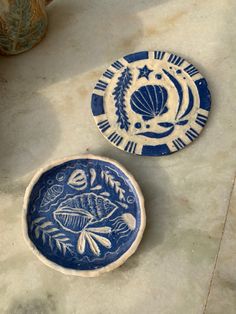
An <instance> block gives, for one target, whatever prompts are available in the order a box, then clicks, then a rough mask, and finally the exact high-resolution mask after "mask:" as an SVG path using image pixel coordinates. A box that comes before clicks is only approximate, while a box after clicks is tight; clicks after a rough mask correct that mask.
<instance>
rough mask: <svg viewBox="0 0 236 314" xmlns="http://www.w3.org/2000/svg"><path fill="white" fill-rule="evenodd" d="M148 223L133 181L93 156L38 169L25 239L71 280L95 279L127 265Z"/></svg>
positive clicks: (110, 163) (114, 164)
mask: <svg viewBox="0 0 236 314" xmlns="http://www.w3.org/2000/svg"><path fill="white" fill-rule="evenodd" d="M145 219H146V218H145V210H144V200H143V196H142V193H141V190H140V188H139V186H138V184H137V182H136V181H135V179H134V178H133V176H132V175H131V174H129V173H128V172H127V170H125V169H124V168H123V167H122V166H121V165H120V164H118V163H117V162H116V161H114V160H111V159H108V158H105V157H99V156H93V155H84V156H77V157H70V158H66V159H63V160H60V161H57V162H54V163H52V164H50V165H48V166H46V167H44V168H42V169H40V170H39V172H38V173H37V174H36V175H35V176H34V178H33V180H32V181H31V183H30V185H29V187H28V188H27V191H26V194H25V199H24V217H23V223H24V234H25V237H26V240H27V242H28V244H29V245H30V247H31V248H32V249H33V252H34V253H35V254H36V255H37V256H38V257H39V258H40V259H41V260H42V261H43V262H44V263H46V264H47V265H49V266H51V267H53V268H54V269H57V270H59V271H61V272H63V273H66V274H72V275H79V276H87V277H92V276H97V275H99V274H101V273H103V272H107V271H110V270H112V269H115V268H116V267H118V266H120V265H121V264H122V263H124V262H125V261H126V259H127V258H128V257H129V256H130V255H132V254H133V253H134V252H135V250H136V249H137V247H138V245H139V242H140V240H141V238H142V235H143V231H144V228H145Z"/></svg>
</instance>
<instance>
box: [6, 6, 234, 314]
mask: <svg viewBox="0 0 236 314" xmlns="http://www.w3.org/2000/svg"><path fill="white" fill-rule="evenodd" d="M235 9H236V3H235V1H233V0H225V1H222V0H204V1H202V0H201V1H199V0H189V1H185V0H178V1H176V0H159V1H158V0H129V1H127V0H119V1H115V0H110V1H107V0H101V1H99V2H98V1H96V0H90V1H85V0H81V1H77V0H68V1H66V2H65V1H62V0H57V1H55V2H54V3H53V4H52V5H51V6H50V7H49V8H48V13H49V18H50V26H49V30H48V34H47V36H46V38H45V39H44V40H43V41H42V42H41V44H40V45H38V46H37V47H35V48H34V49H33V50H31V51H29V52H28V53H25V54H22V55H19V56H17V57H9V58H7V57H0V88H1V101H0V110H1V114H0V119H1V122H0V143H1V146H0V200H1V205H0V248H1V250H0V295H1V298H0V312H1V313H7V314H9V313H10V314H15V313H17V314H18V313H19V314H25V313H34V314H37V313H43V314H47V313H57V314H60V313H69V314H71V313H73V314H74V313H75V314H77V313H79V314H90V313H91V314H92V313H93V314H94V313H96V314H99V313H104V314H109V313H118V314H119V313H122V314H126V313H127V314H133V313H145V314H149V313H150V314H152V313H161V314H172V313H174V314H183V313H188V314H192V313H193V314H198V313H205V314H213V313H217V314H218V313H227V314H228V313H230V314H231V313H235V312H236V303H235V299H236V277H235V240H236V231H235V206H236V205H235V204H236V203H235V198H236V196H235V189H234V190H233V185H234V177H235V166H236V163H235V149H236V138H235V132H236V124H235V113H236V112H235V111H236V106H235V97H236V86H235V82H236V72H235V70H234V68H235V48H236V46H235V26H236V25H235V24H236V21H235V17H234V15H235V14H234V12H235ZM144 49H153V50H167V51H173V52H176V54H178V55H182V56H183V57H185V58H187V59H188V60H190V61H192V62H193V64H195V65H196V66H197V67H198V68H199V70H200V71H201V72H202V74H203V75H204V76H205V77H206V79H207V80H208V82H209V87H210V89H211V93H212V112H211V114H210V118H209V122H208V124H207V126H206V128H205V130H204V132H203V133H202V134H201V136H200V137H199V139H198V140H196V141H195V142H194V143H193V144H192V145H190V146H189V147H187V148H185V149H184V150H182V151H181V152H178V153H176V154H174V155H170V156H166V157H163V158H155V157H153V158H149V157H147V158H144V157H139V156H131V155H128V154H127V153H125V152H122V151H119V150H118V149H115V148H114V147H113V146H112V145H110V144H109V143H108V142H107V141H106V140H105V139H104V138H103V137H102V135H101V134H100V133H99V132H98V130H97V127H96V125H95V123H94V121H93V117H92V114H91V112H90V94H91V92H92V90H93V87H94V84H95V82H96V81H97V79H98V78H99V76H100V74H101V73H102V72H103V71H104V70H105V69H106V68H107V66H108V65H109V64H110V63H111V62H112V61H113V60H116V59H118V58H119V57H121V56H123V55H125V54H127V53H130V52H133V51H138V50H144ZM88 152H89V153H95V154H96V153H97V154H101V155H105V156H108V157H111V158H114V159H117V160H118V161H119V162H121V163H122V164H123V165H124V166H125V167H126V168H127V169H128V170H129V171H131V172H132V173H134V174H135V176H136V179H137V180H138V181H139V183H140V185H141V187H142V190H143V193H144V196H145V200H146V211H147V216H148V217H147V229H146V232H145V234H144V239H143V241H142V244H141V246H140V247H139V249H138V251H137V253H136V254H135V255H134V256H133V257H131V258H130V259H129V260H128V261H127V262H126V263H125V264H124V265H123V266H122V267H121V268H119V269H117V270H115V271H113V272H111V273H109V274H105V275H103V276H102V277H100V278H93V279H86V278H79V277H70V276H65V275H63V274H61V273H59V272H56V271H54V270H52V269H50V268H48V267H47V266H45V265H44V264H42V263H41V262H40V261H39V260H38V259H37V258H36V257H35V256H34V255H33V254H32V252H31V251H30V250H29V248H28V247H27V245H26V243H25V241H24V239H23V235H22V225H21V219H22V200H23V195H24V191H25V188H26V186H27V184H28V183H29V181H30V179H31V177H32V175H33V174H34V173H35V171H36V170H37V169H38V168H39V167H40V166H43V165H44V164H45V163H47V162H48V161H51V160H53V159H58V158H61V157H64V156H66V155H74V154H81V153H88ZM231 196H232V198H231Z"/></svg>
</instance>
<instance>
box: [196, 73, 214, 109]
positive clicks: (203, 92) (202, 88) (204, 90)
mask: <svg viewBox="0 0 236 314" xmlns="http://www.w3.org/2000/svg"><path fill="white" fill-rule="evenodd" d="M195 84H196V87H197V89H198V93H199V97H200V108H202V109H204V110H207V111H210V109H211V94H210V92H209V90H208V87H207V81H206V80H205V79H200V80H197V81H196V82H195Z"/></svg>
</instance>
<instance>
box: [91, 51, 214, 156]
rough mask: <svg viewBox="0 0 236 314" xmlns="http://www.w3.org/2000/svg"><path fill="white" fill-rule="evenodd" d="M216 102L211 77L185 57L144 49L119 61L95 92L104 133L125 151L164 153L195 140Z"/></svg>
mask: <svg viewBox="0 0 236 314" xmlns="http://www.w3.org/2000/svg"><path fill="white" fill-rule="evenodd" d="M210 107H211V99H210V93H209V90H208V87H207V82H206V80H205V79H204V78H203V77H202V75H201V74H200V73H199V71H198V70H197V69H196V67H195V66H193V65H192V64H190V63H189V62H187V61H186V60H185V59H184V58H182V57H179V56H177V55H175V54H173V53H167V52H164V51H153V52H151V51H149V52H148V51H142V52H137V53H133V54H130V55H127V56H125V57H124V58H122V59H120V60H118V61H115V62H114V63H113V64H112V65H111V66H110V67H109V68H108V69H107V70H106V71H105V72H104V73H103V75H102V77H101V78H100V79H99V81H98V83H97V84H96V86H95V89H94V93H93V95H92V112H93V115H94V117H95V120H96V123H97V126H98V128H99V129H100V131H101V132H102V133H103V135H104V136H105V137H106V138H107V139H108V140H109V141H110V142H111V143H112V144H113V145H115V146H117V147H118V148H120V149H122V150H125V151H126V152H129V153H133V154H138V155H147V156H161V155H168V154H171V153H173V152H176V151H178V150H180V149H182V148H184V147H185V146H186V145H188V144H189V143H191V142H192V141H193V140H194V139H196V138H197V137H198V135H199V133H200V132H201V131H202V129H203V127H204V126H205V124H206V122H207V119H208V113H209V111H210Z"/></svg>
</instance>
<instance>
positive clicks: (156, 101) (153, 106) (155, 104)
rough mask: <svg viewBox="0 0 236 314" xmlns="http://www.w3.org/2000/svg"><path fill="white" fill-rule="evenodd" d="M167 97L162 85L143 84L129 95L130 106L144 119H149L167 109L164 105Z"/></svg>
mask: <svg viewBox="0 0 236 314" xmlns="http://www.w3.org/2000/svg"><path fill="white" fill-rule="evenodd" d="M167 98H168V94H167V90H166V89H165V88H164V87H162V86H160V85H144V86H142V87H140V88H139V89H138V90H136V91H135V92H134V93H133V94H132V95H131V99H130V103H131V108H132V110H133V111H134V112H136V113H137V114H140V115H141V116H142V118H143V120H144V121H147V120H151V119H153V118H155V117H156V116H159V115H162V114H164V113H166V112H167V111H168V108H167V107H166V101H167Z"/></svg>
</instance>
